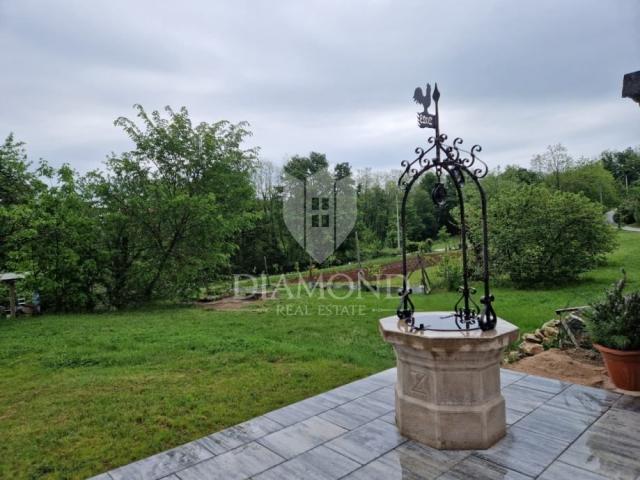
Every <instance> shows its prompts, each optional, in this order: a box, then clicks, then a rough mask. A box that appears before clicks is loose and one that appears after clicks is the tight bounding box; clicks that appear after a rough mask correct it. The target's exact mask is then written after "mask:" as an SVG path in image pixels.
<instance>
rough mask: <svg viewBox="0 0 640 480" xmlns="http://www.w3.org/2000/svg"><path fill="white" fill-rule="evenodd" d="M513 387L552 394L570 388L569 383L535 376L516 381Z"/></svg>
mask: <svg viewBox="0 0 640 480" xmlns="http://www.w3.org/2000/svg"><path fill="white" fill-rule="evenodd" d="M515 385H518V386H520V387H526V388H533V389H534V390H541V391H543V392H547V393H554V394H557V393H560V392H562V391H563V390H564V389H565V388H568V387H569V386H571V384H570V383H567V382H561V381H560V380H556V379H555V378H545V377H538V376H535V375H527V376H526V377H523V378H522V379H520V380H518V381H517V382H516V383H515Z"/></svg>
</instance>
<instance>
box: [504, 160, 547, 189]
mask: <svg viewBox="0 0 640 480" xmlns="http://www.w3.org/2000/svg"><path fill="white" fill-rule="evenodd" d="M499 177H500V178H501V180H506V181H511V182H515V183H525V184H527V185H534V184H536V183H540V182H541V181H542V175H541V174H540V173H539V172H534V171H531V170H527V169H526V168H524V167H520V166H518V165H508V166H507V168H505V169H504V172H502V173H501V174H500V175H499Z"/></svg>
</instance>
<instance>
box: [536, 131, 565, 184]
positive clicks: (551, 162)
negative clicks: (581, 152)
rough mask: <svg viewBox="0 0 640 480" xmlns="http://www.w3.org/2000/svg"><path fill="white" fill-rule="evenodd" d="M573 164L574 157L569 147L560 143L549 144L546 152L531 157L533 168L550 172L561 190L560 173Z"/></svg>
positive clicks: (539, 171)
mask: <svg viewBox="0 0 640 480" xmlns="http://www.w3.org/2000/svg"><path fill="white" fill-rule="evenodd" d="M572 165H573V159H572V158H571V157H570V156H569V153H568V152H567V148H566V147H565V146H564V145H562V144H560V143H557V144H556V145H549V146H548V147H547V151H546V152H544V153H542V154H537V155H534V156H533V158H532V159H531V167H532V168H533V170H535V171H536V172H538V173H546V174H550V175H551V176H552V177H553V179H554V183H555V186H556V188H557V189H558V190H560V175H561V174H562V173H563V172H565V171H566V170H567V169H569V168H570V167H571V166H572Z"/></svg>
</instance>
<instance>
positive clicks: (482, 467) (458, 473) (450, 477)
mask: <svg viewBox="0 0 640 480" xmlns="http://www.w3.org/2000/svg"><path fill="white" fill-rule="evenodd" d="M531 478H533V477H529V476H527V475H523V474H522V473H518V472H515V471H513V470H509V469H508V468H506V467H503V466H501V465H497V464H495V463H492V462H488V461H486V460H483V459H481V458H478V457H476V456H475V455H471V456H469V457H467V458H465V459H464V460H463V461H461V462H460V463H458V464H456V465H455V466H454V467H453V468H452V469H451V470H449V471H448V472H446V473H445V474H444V475H442V476H441V477H438V480H470V479H473V480H530V479H531ZM576 480H581V479H576Z"/></svg>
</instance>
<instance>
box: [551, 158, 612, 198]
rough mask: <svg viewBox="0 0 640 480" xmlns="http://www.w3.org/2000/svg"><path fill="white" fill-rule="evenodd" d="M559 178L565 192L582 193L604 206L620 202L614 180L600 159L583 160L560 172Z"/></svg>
mask: <svg viewBox="0 0 640 480" xmlns="http://www.w3.org/2000/svg"><path fill="white" fill-rule="evenodd" d="M560 178H561V180H560V181H561V183H562V189H563V190H564V191H566V192H573V193H582V194H583V195H584V196H586V197H587V198H588V199H589V200H591V201H593V202H599V203H600V204H602V205H603V206H606V207H614V206H616V205H618V203H619V202H620V195H619V194H618V187H617V185H616V181H615V179H614V177H613V175H612V174H611V172H609V171H608V170H606V169H605V168H604V166H603V164H602V162H600V161H597V160H595V161H594V160H583V161H581V162H579V163H578V164H576V165H574V166H573V167H571V168H569V169H567V170H565V171H564V172H562V173H561V174H560Z"/></svg>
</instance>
